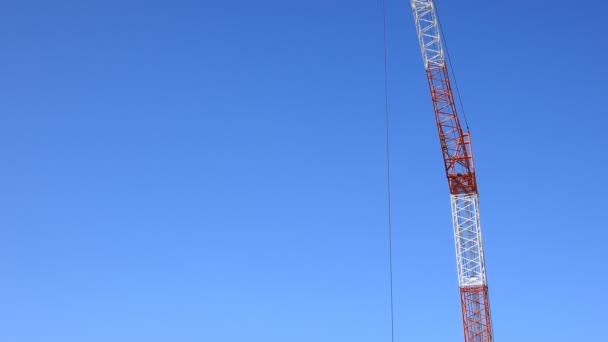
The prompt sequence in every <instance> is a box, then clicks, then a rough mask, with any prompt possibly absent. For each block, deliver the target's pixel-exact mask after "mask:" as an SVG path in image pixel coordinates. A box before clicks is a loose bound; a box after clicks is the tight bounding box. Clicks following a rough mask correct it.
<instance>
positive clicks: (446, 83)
mask: <svg viewBox="0 0 608 342" xmlns="http://www.w3.org/2000/svg"><path fill="white" fill-rule="evenodd" d="M411 5H412V11H413V14H414V21H415V23H416V29H417V32H418V39H419V42H420V48H421V50H422V57H423V61H424V67H425V69H426V73H427V78H428V83H429V88H430V90H431V98H432V100H433V107H434V110H435V119H436V122H437V130H438V133H439V141H440V143H441V151H442V154H443V160H444V166H445V172H446V176H447V179H448V185H449V188H450V194H451V195H450V197H451V202H452V222H453V227H454V242H455V245H456V262H457V267H458V285H459V287H460V301H461V305H462V321H463V326H464V340H465V342H492V341H493V337H492V321H491V318H490V303H489V297H488V285H487V280H486V268H485V261H484V254H483V244H482V240H481V225H480V223H479V195H478V193H477V181H476V179H475V168H474V164H473V151H472V149H471V139H470V135H469V133H468V132H464V131H463V130H462V126H461V125H460V120H459V118H458V114H457V112H456V104H455V102H454V96H453V93H452V87H451V84H450V78H449V73H448V68H447V65H446V59H445V56H444V49H443V43H442V41H441V35H440V29H439V24H438V20H437V13H436V10H435V3H434V1H433V0H411Z"/></svg>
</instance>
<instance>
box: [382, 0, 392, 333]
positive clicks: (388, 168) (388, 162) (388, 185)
mask: <svg viewBox="0 0 608 342" xmlns="http://www.w3.org/2000/svg"><path fill="white" fill-rule="evenodd" d="M382 17H383V32H384V118H385V125H386V189H387V200H388V260H389V274H390V275H389V277H390V280H389V282H390V295H391V296H390V300H391V302H390V304H391V342H395V310H394V300H393V225H392V219H391V159H390V140H389V120H388V119H389V117H388V57H387V55H388V52H387V32H386V26H387V25H386V22H387V19H386V0H382Z"/></svg>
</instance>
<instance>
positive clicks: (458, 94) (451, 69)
mask: <svg viewBox="0 0 608 342" xmlns="http://www.w3.org/2000/svg"><path fill="white" fill-rule="evenodd" d="M433 3H434V5H435V13H436V14H437V26H439V33H440V34H441V37H442V38H443V45H445V53H446V57H447V58H446V59H447V61H448V66H449V67H450V72H451V74H452V78H453V79H454V86H455V88H456V95H457V96H458V103H459V104H460V108H461V109H462V116H463V118H464V123H465V125H466V126H467V132H469V120H467V112H466V111H465V110H464V104H463V103H462V97H460V88H459V87H458V79H457V78H456V73H455V72H454V67H453V66H452V58H451V57H450V49H449V48H448V40H447V39H446V37H445V34H444V33H443V25H441V18H440V17H439V9H438V8H437V7H438V6H437V3H436V2H435V1H433Z"/></svg>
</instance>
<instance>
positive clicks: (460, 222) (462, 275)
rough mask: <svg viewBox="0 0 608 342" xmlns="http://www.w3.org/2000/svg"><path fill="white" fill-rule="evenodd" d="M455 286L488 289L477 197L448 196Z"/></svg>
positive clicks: (473, 195)
mask: <svg viewBox="0 0 608 342" xmlns="http://www.w3.org/2000/svg"><path fill="white" fill-rule="evenodd" d="M451 199H452V222H453V224H454V242H455V245H456V262H457V266H458V285H459V286H460V287H465V286H478V285H487V282H486V266H485V260H484V256H483V243H482V241H481V226H480V224H479V197H478V195H477V194H459V195H451Z"/></svg>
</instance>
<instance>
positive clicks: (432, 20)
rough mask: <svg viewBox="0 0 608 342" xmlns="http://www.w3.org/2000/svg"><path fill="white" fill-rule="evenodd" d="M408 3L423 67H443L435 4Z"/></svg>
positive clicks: (414, 0)
mask: <svg viewBox="0 0 608 342" xmlns="http://www.w3.org/2000/svg"><path fill="white" fill-rule="evenodd" d="M410 2H411V4H412V11H413V12H414V21H415V22H416V30H417V31H418V40H419V41H420V49H421V50H422V58H423V60H424V67H425V68H427V69H428V68H437V67H443V65H444V63H445V59H444V56H443V47H442V45H441V36H440V35H439V25H438V23H437V13H436V12H435V2H434V1H433V0H411V1H410Z"/></svg>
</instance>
